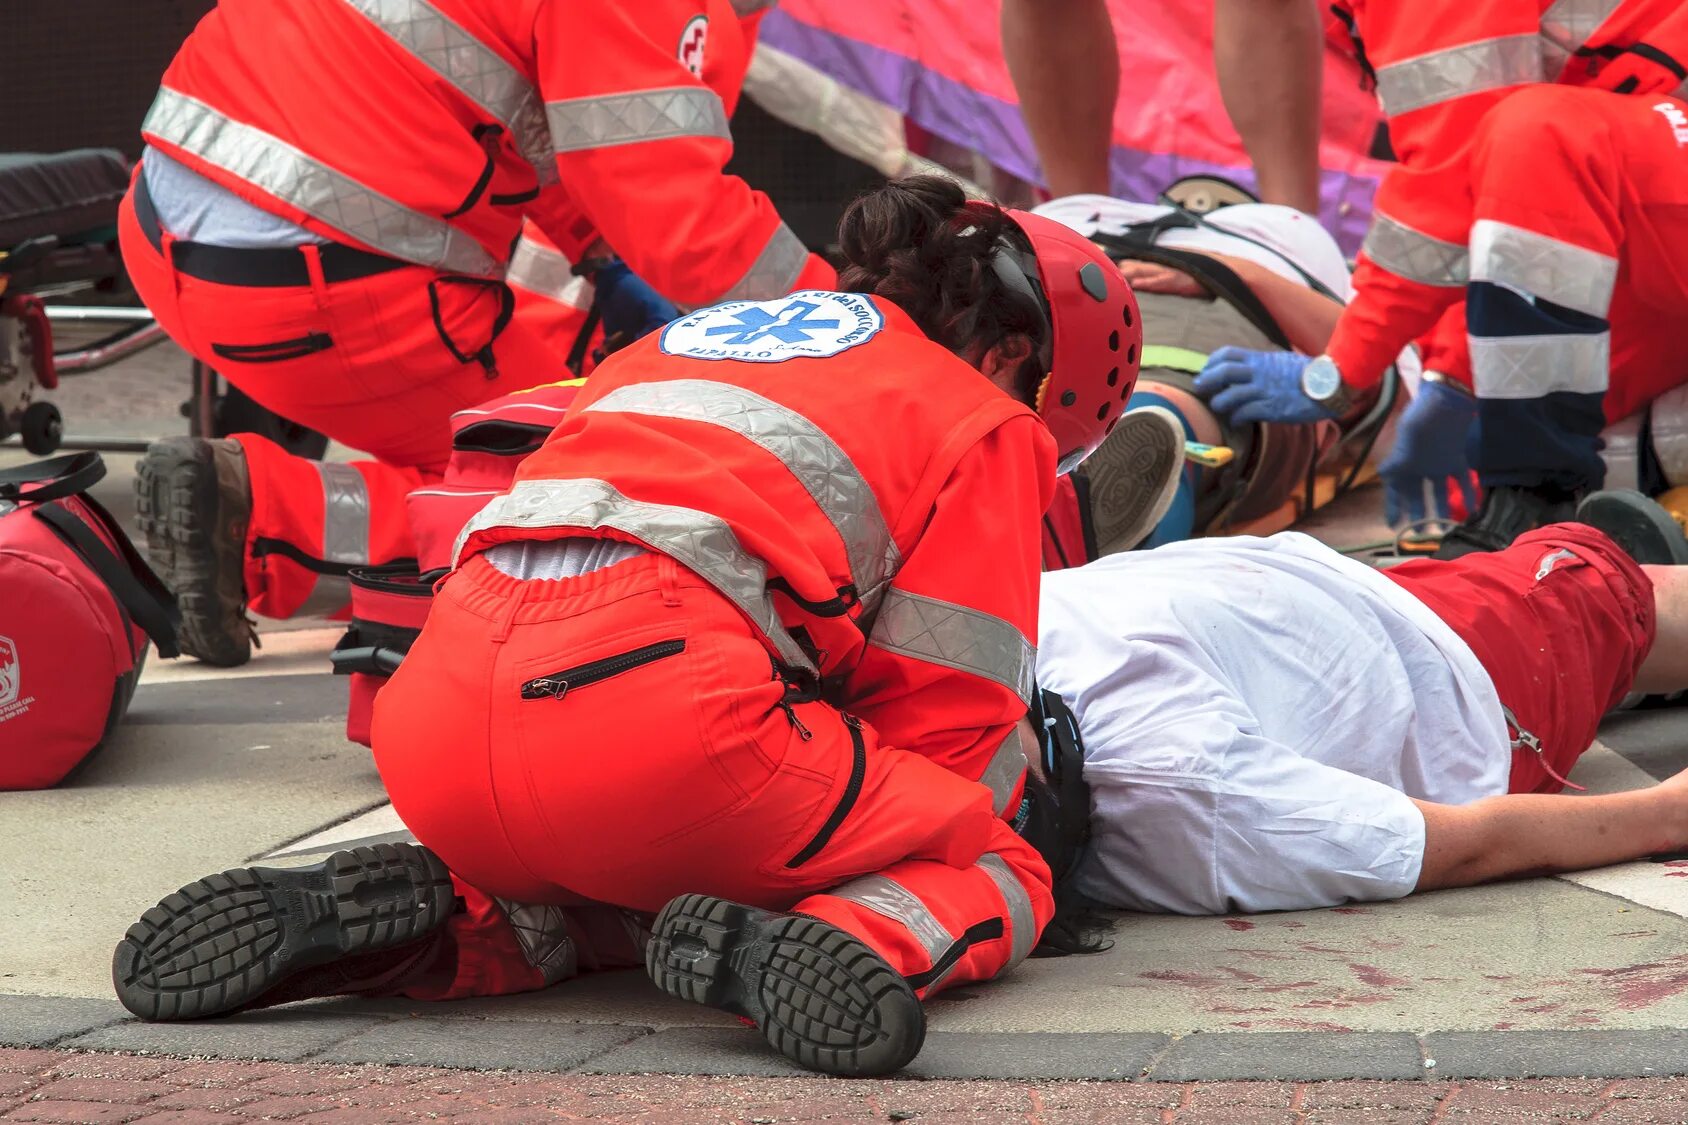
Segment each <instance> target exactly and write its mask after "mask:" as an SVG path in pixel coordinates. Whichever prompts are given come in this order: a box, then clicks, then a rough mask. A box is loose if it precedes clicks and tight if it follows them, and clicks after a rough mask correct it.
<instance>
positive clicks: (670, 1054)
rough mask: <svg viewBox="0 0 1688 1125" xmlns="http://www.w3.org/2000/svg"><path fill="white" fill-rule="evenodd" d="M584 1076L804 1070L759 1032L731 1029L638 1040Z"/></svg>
mask: <svg viewBox="0 0 1688 1125" xmlns="http://www.w3.org/2000/svg"><path fill="white" fill-rule="evenodd" d="M580 1069H581V1070H582V1071H583V1072H585V1073H587V1074H743V1075H749V1076H751V1077H754V1078H793V1077H797V1076H799V1075H803V1074H806V1073H807V1072H806V1071H804V1070H803V1069H801V1068H800V1067H798V1066H797V1065H796V1064H795V1063H792V1062H789V1061H787V1060H786V1058H785V1057H784V1056H783V1055H779V1054H776V1053H775V1052H774V1049H773V1048H772V1047H770V1046H768V1044H767V1042H766V1041H765V1040H764V1039H763V1038H762V1036H761V1033H760V1032H757V1031H755V1030H753V1029H751V1028H748V1027H744V1026H742V1025H739V1026H735V1027H677V1028H669V1029H666V1030H663V1031H658V1032H655V1033H653V1034H651V1035H645V1036H641V1037H640V1038H638V1039H635V1040H633V1041H632V1042H630V1043H626V1044H623V1045H622V1046H620V1047H617V1048H615V1049H614V1050H611V1051H606V1052H604V1053H603V1054H601V1055H599V1056H597V1057H596V1058H594V1059H591V1060H590V1061H588V1062H587V1063H586V1064H585V1065H584V1066H582V1067H581V1068H580Z"/></svg>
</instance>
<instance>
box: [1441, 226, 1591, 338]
mask: <svg viewBox="0 0 1688 1125" xmlns="http://www.w3.org/2000/svg"><path fill="white" fill-rule="evenodd" d="M1471 280H1472V281H1492V282H1495V283H1496V284H1498V285H1505V286H1507V287H1508V288H1511V289H1519V290H1522V291H1523V292H1525V293H1528V294H1530V295H1531V296H1533V297H1540V298H1542V299H1543V300H1547V301H1552V302H1553V303H1554V304H1556V305H1564V306H1565V307H1566V308H1568V309H1575V310H1577V311H1578V312H1580V313H1587V314H1588V315H1589V316H1599V317H1604V316H1605V315H1606V313H1607V312H1608V311H1609V310H1610V309H1611V307H1612V289H1613V287H1614V286H1615V285H1616V284H1617V282H1618V260H1617V259H1616V258H1610V257H1607V256H1606V255H1605V254H1602V253H1600V252H1598V251H1596V250H1588V249H1585V248H1583V247H1581V246H1574V245H1572V244H1571V243H1569V242H1561V241H1560V240H1559V239H1557V238H1549V237H1548V236H1547V235H1545V234H1537V233H1536V232H1535V231H1533V230H1525V229H1524V228H1523V227H1515V226H1513V225H1511V224H1510V223H1500V222H1496V221H1495V220H1493V219H1479V220H1477V222H1475V223H1473V224H1472V226H1471Z"/></svg>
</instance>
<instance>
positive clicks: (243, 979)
mask: <svg viewBox="0 0 1688 1125" xmlns="http://www.w3.org/2000/svg"><path fill="white" fill-rule="evenodd" d="M454 897H455V893H454V891H453V889H452V884H451V872H449V871H448V870H447V869H446V866H445V864H444V863H443V862H441V860H440V859H439V857H438V856H436V855H434V853H433V852H430V851H428V850H427V849H426V848H422V847H417V846H415V845H412V844H379V845H376V846H374V847H367V848H354V849H352V850H351V851H344V852H336V853H334V854H333V855H331V856H329V857H328V858H327V859H325V860H323V861H322V862H321V863H318V864H315V865H313V866H310V867H299V868H291V869H288V868H268V867H238V868H235V869H234V870H232V871H225V872H223V873H222V874H220V875H211V876H208V877H207V878H204V879H201V880H199V881H198V882H194V883H189V884H188V885H187V886H185V887H183V888H182V889H181V890H179V891H177V892H176V893H175V894H172V895H169V896H167V897H166V898H165V899H164V900H163V901H162V902H160V903H159V904H158V905H157V906H155V907H153V908H152V909H150V910H148V911H147V912H146V913H145V914H143V915H141V920H140V921H138V922H136V923H135V924H134V925H133V926H130V927H129V932H128V933H126V934H124V936H123V940H122V941H121V942H119V943H118V945H117V951H116V953H115V954H113V956H112V965H111V976H112V983H113V984H114V985H115V986H116V988H117V998H118V1000H119V1001H121V1002H122V1004H123V1006H124V1007H125V1008H127V1009H129V1011H131V1012H133V1013H134V1014H135V1015H137V1016H139V1017H140V1018H142V1019H144V1020H193V1019H204V1018H206V1017H209V1016H216V1015H222V1014H224V1013H227V1012H231V1011H234V1010H235V1009H237V1008H240V1007H242V1006H244V1005H245V1004H247V1003H249V1002H251V1001H252V1000H255V999H257V998H258V997H259V996H261V995H263V994H264V993H265V992H268V991H269V990H270V989H271V988H274V987H275V986H276V985H277V984H279V983H281V982H282V981H283V980H285V979H286V978H287V977H288V976H290V975H292V974H293V973H295V972H298V971H299V970H301V969H307V968H310V967H311V966H313V965H320V964H324V963H326V962H329V961H333V960H337V959H339V958H341V957H344V956H346V955H348V954H353V953H365V952H371V951H375V950H380V949H388V948H391V947H393V946H397V945H402V944H404V943H406V942H410V941H414V940H415V939H417V938H420V937H425V936H426V935H427V934H429V933H430V932H432V931H433V930H435V929H437V928H438V927H439V926H441V925H443V924H444V923H445V921H446V919H448V918H449V917H450V916H451V910H452V902H453V899H454Z"/></svg>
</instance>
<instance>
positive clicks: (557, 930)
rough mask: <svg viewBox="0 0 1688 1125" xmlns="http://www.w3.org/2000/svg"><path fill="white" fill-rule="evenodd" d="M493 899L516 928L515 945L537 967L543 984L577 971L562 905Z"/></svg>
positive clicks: (571, 940)
mask: <svg viewBox="0 0 1688 1125" xmlns="http://www.w3.org/2000/svg"><path fill="white" fill-rule="evenodd" d="M493 901H494V902H496V903H498V905H499V906H500V907H502V908H503V910H504V917H505V920H507V921H508V922H509V923H510V928H511V929H513V930H515V931H516V944H517V945H519V946H521V947H522V956H523V957H525V958H526V959H527V963H528V964H529V965H532V966H533V967H534V968H535V969H538V970H539V973H540V976H542V977H543V978H544V979H545V983H546V984H556V983H557V982H558V981H561V980H568V979H569V978H570V977H572V976H574V975H575V974H576V972H577V971H578V970H579V967H580V954H579V951H578V950H577V949H576V948H575V944H574V939H573V938H571V937H569V931H568V918H567V916H566V915H565V914H564V913H563V908H562V907H560V906H537V905H534V904H532V903H526V902H514V901H512V900H510V899H507V898H497V899H493Z"/></svg>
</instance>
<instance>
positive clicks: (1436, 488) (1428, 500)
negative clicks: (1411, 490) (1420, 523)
mask: <svg viewBox="0 0 1688 1125" xmlns="http://www.w3.org/2000/svg"><path fill="white" fill-rule="evenodd" d="M1424 514H1425V516H1427V517H1428V518H1430V519H1437V520H1451V519H1452V518H1453V509H1452V508H1451V507H1449V506H1448V478H1447V477H1426V478H1425V481H1424Z"/></svg>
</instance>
